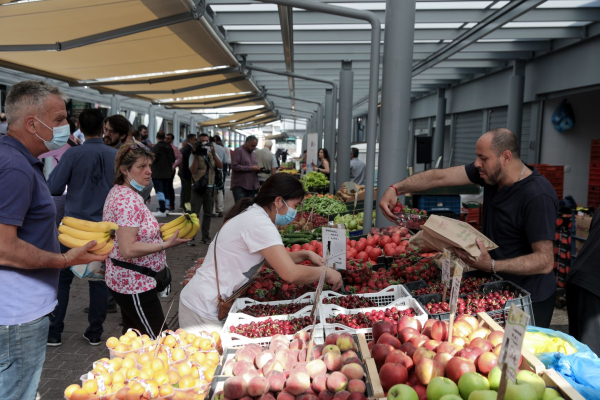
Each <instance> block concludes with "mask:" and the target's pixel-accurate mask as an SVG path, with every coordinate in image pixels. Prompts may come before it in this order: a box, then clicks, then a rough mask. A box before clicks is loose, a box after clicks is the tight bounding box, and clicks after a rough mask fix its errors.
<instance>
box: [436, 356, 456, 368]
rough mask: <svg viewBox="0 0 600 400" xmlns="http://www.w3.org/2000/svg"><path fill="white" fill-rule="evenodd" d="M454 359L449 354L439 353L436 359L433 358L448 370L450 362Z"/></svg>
mask: <svg viewBox="0 0 600 400" xmlns="http://www.w3.org/2000/svg"><path fill="white" fill-rule="evenodd" d="M452 358H454V357H453V356H452V355H451V354H449V353H437V354H436V355H435V357H433V359H434V360H435V361H437V362H439V363H440V364H442V365H443V366H444V368H446V365H447V364H448V361H450V360H451V359H452Z"/></svg>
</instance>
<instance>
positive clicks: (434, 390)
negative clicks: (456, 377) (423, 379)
mask: <svg viewBox="0 0 600 400" xmlns="http://www.w3.org/2000/svg"><path fill="white" fill-rule="evenodd" d="M447 394H454V395H457V396H458V386H456V383H454V382H452V381H451V380H450V379H448V378H444V377H441V376H437V377H435V378H433V379H432V380H431V382H429V385H427V400H440V399H441V398H442V397H443V396H445V395H447Z"/></svg>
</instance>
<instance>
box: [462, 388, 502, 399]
mask: <svg viewBox="0 0 600 400" xmlns="http://www.w3.org/2000/svg"><path fill="white" fill-rule="evenodd" d="M497 398H498V393H497V392H495V391H493V390H475V391H473V392H471V394H470V395H469V400H496V399H497Z"/></svg>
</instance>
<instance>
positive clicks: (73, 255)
mask: <svg viewBox="0 0 600 400" xmlns="http://www.w3.org/2000/svg"><path fill="white" fill-rule="evenodd" d="M96 244H98V242H96V241H95V240H92V241H91V242H89V243H86V244H85V245H83V246H81V247H76V248H74V249H71V250H69V251H67V252H66V253H65V257H67V266H68V267H70V266H71V265H79V264H89V263H91V262H93V261H104V260H105V259H106V258H108V254H93V253H90V252H89V251H90V249H92V248H93V247H94V246H96ZM109 254H110V253H109Z"/></svg>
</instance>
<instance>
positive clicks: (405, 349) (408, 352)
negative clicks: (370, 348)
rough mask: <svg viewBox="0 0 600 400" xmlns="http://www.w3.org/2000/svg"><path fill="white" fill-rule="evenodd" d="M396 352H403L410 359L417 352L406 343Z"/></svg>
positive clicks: (412, 346) (410, 344)
mask: <svg viewBox="0 0 600 400" xmlns="http://www.w3.org/2000/svg"><path fill="white" fill-rule="evenodd" d="M371 343H372V342H371ZM398 350H400V351H403V352H405V353H406V355H407V356H409V357H410V358H412V357H413V355H414V354H415V351H417V348H416V347H415V346H414V345H413V344H412V343H411V342H406V343H404V344H402V346H400V348H399V349H398Z"/></svg>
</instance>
